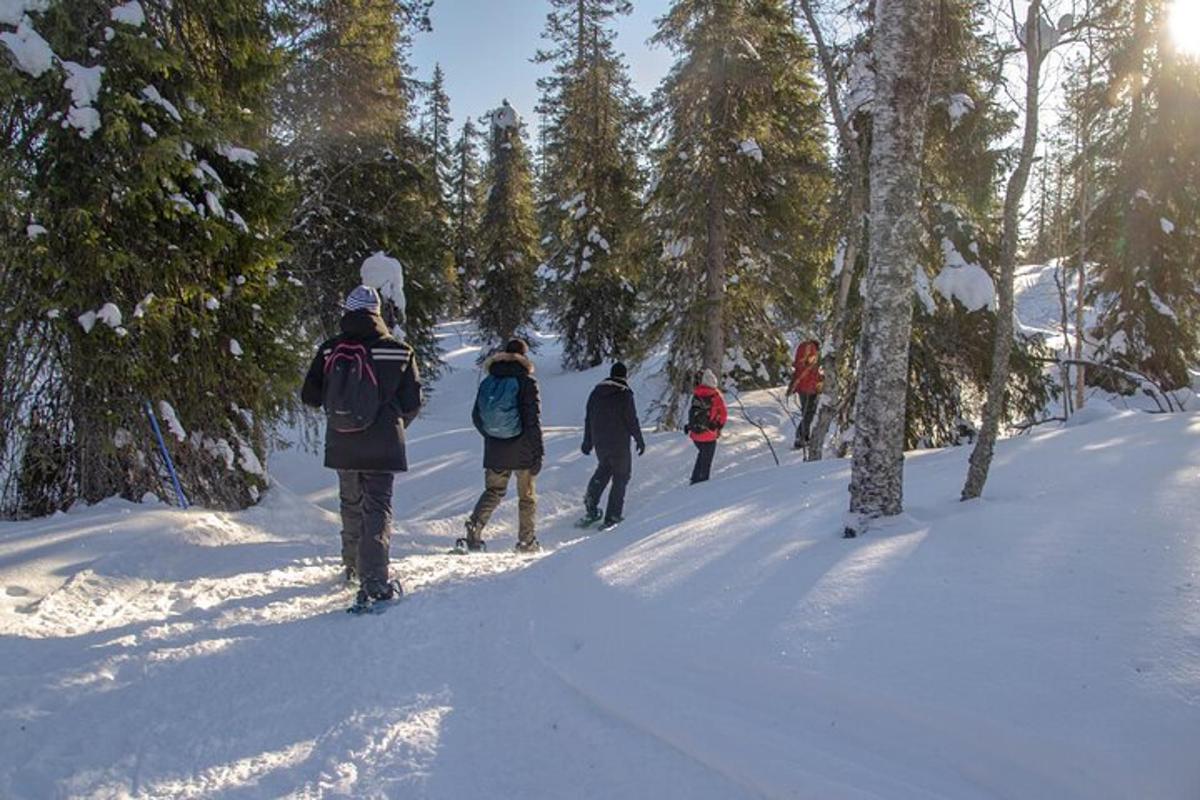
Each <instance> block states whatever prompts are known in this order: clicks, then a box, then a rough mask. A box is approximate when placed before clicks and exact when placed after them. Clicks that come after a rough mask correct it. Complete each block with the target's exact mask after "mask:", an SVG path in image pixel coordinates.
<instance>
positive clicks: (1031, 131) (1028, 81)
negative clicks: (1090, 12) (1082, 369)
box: [962, 0, 1045, 500]
mask: <svg viewBox="0 0 1200 800" xmlns="http://www.w3.org/2000/svg"><path fill="white" fill-rule="evenodd" d="M1041 11H1042V4H1041V0H1032V2H1030V4H1029V9H1028V10H1027V12H1026V14H1025V131H1024V134H1023V136H1022V139H1021V152H1020V155H1019V156H1018V158H1017V167H1016V169H1015V170H1013V174H1012V175H1010V176H1009V179H1008V186H1007V187H1006V188H1005V192H1004V233H1003V239H1002V243H1001V248H1000V282H999V286H998V287H997V293H998V295H999V308H997V310H996V339H995V341H994V342H993V343H992V375H991V379H990V380H989V381H988V389H987V400H986V401H985V402H984V406H983V424H982V425H980V430H979V437H978V438H977V439H976V440H975V448H974V449H973V450H972V451H971V464H970V467H969V468H968V469H967V480H966V483H965V484H964V485H963V490H962V499H963V500H971V499H974V498H976V497H979V495H981V494H982V493H983V486H984V484H985V483H987V477H988V470H989V469H990V468H991V466H992V454H993V452H994V451H995V448H996V437H997V435H998V434H999V432H1000V420H1001V418H1003V416H1004V391H1005V388H1006V387H1007V386H1008V375H1009V358H1010V357H1011V356H1012V340H1013V275H1014V273H1015V272H1016V263H1017V244H1018V241H1019V239H1020V236H1021V231H1020V212H1021V198H1022V197H1024V195H1025V186H1026V184H1028V183H1029V170H1030V167H1031V166H1032V165H1033V155H1034V150H1035V149H1036V147H1037V141H1038V91H1039V87H1038V82H1039V81H1040V80H1041V73H1042V61H1043V59H1044V57H1045V52H1044V51H1043V50H1042V42H1041V33H1040V30H1041V28H1040V25H1041Z"/></svg>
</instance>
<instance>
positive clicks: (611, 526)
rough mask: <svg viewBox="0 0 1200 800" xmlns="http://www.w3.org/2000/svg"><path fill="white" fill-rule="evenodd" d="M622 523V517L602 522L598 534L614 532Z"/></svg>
mask: <svg viewBox="0 0 1200 800" xmlns="http://www.w3.org/2000/svg"><path fill="white" fill-rule="evenodd" d="M622 521H623V518H622V517H617V518H616V519H606V520H604V524H603V525H601V526H600V532H601V533H608V532H609V531H611V530H615V529H616V527H617V526H618V525H620V524H621V522H622Z"/></svg>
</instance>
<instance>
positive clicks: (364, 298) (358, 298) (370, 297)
mask: <svg viewBox="0 0 1200 800" xmlns="http://www.w3.org/2000/svg"><path fill="white" fill-rule="evenodd" d="M379 309H380V303H379V292H377V291H375V290H374V289H372V288H371V287H370V286H355V287H354V290H353V291H352V292H350V294H348V295H346V310H347V311H363V310H365V311H370V312H372V313H375V314H378V313H379Z"/></svg>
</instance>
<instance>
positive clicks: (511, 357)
mask: <svg viewBox="0 0 1200 800" xmlns="http://www.w3.org/2000/svg"><path fill="white" fill-rule="evenodd" d="M497 364H519V365H520V366H522V367H524V368H525V372H526V373H528V374H530V375H532V374H533V372H534V369H533V362H532V361H530V360H529V358H528V356H523V355H521V354H520V353H493V354H492V355H490V356H488V358H487V360H486V361H484V362H483V368H484V370H486V371H488V372H491V371H492V367H493V366H495V365H497Z"/></svg>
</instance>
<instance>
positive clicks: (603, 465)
mask: <svg viewBox="0 0 1200 800" xmlns="http://www.w3.org/2000/svg"><path fill="white" fill-rule="evenodd" d="M596 457H597V458H598V459H599V460H600V463H599V464H598V465H597V466H596V471H595V472H593V473H592V479H591V480H590V481H588V486H587V495H586V496H585V497H584V501H583V502H584V504H585V505H586V506H587V510H588V512H589V513H593V512H595V511H596V510H598V509H599V508H600V495H602V494H604V489H605V487H607V486H608V482H609V481H610V480H611V481H612V491H610V492H609V493H608V508H607V509H606V510H605V513H604V521H605V522H615V521H617V520H619V519H621V515H622V514H624V512H625V487H626V486H628V485H629V476H630V475H631V474H633V459H632V457H631V456H630V455H629V448H628V447H626V448H625V452H624V453H622V452H619V451H618V452H616V453H600V452H599V451H597V452H596Z"/></svg>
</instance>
